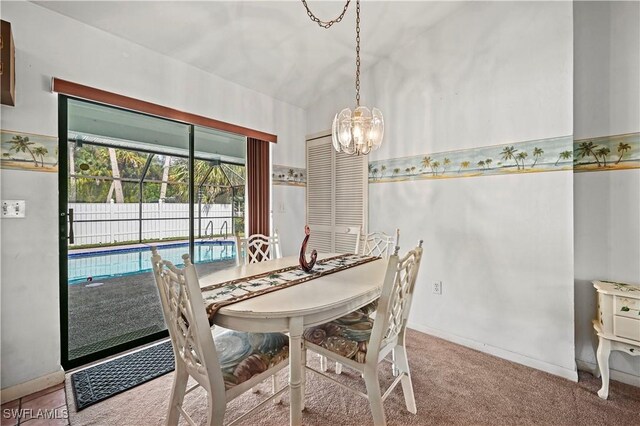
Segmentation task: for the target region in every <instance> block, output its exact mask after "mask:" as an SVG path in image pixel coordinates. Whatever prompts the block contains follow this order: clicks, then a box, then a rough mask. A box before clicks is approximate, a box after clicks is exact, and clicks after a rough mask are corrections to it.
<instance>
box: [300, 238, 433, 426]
mask: <svg viewBox="0 0 640 426" xmlns="http://www.w3.org/2000/svg"><path fill="white" fill-rule="evenodd" d="M421 259H422V241H420V244H419V245H418V246H417V247H416V248H415V249H413V250H411V251H410V252H408V253H407V254H406V255H405V256H404V257H402V258H399V257H398V247H396V250H395V253H394V254H393V255H391V256H390V257H389V261H388V266H387V270H386V273H385V277H384V283H383V285H382V293H381V295H380V299H379V300H380V301H379V304H378V309H377V312H376V317H375V319H372V318H370V317H369V316H367V315H365V314H363V313H361V312H358V311H355V312H352V313H350V314H348V315H346V316H343V317H341V318H338V319H337V320H335V321H331V322H329V323H326V324H322V325H320V326H316V327H311V328H308V329H307V330H305V332H304V337H305V347H306V348H307V349H308V350H310V351H313V352H315V353H318V354H321V355H323V356H326V357H327V358H329V359H331V360H333V361H336V362H339V363H341V364H344V365H347V366H349V367H350V368H353V369H354V370H357V371H359V372H360V373H361V374H362V376H363V377H364V381H365V385H366V389H367V393H366V394H364V393H362V392H358V391H356V390H353V389H351V388H350V387H348V386H346V385H344V384H343V383H341V382H339V381H337V380H335V379H334V378H332V377H330V376H328V375H327V374H325V373H323V372H321V371H318V370H315V369H313V368H311V367H308V366H307V367H306V368H307V369H308V370H310V371H312V372H314V373H316V374H319V375H320V376H322V377H324V378H326V379H328V380H331V381H333V382H335V383H337V384H338V385H340V386H342V387H344V388H346V389H348V390H350V391H353V392H354V393H356V394H357V395H360V396H364V397H366V398H368V399H369V404H370V406H371V413H372V415H373V422H374V424H375V425H376V426H380V425H385V424H386V419H385V414H384V407H383V402H384V400H385V399H386V398H387V397H388V396H389V395H390V393H391V392H392V391H393V389H394V388H395V387H396V386H397V385H398V383H401V384H402V392H403V393H404V400H405V404H406V407H407V410H408V411H409V412H411V413H413V414H415V413H416V403H415V398H414V395H413V385H412V383H411V373H410V371H409V362H408V359H407V350H406V347H405V339H406V336H405V332H406V328H407V320H408V318H409V311H410V309H411V300H412V298H413V290H414V287H415V283H416V277H417V274H418V270H419V268H420V261H421ZM391 351H395V353H396V361H395V362H396V365H397V368H398V370H399V374H398V376H397V378H396V379H395V380H394V381H393V383H392V384H391V386H389V388H388V389H387V390H386V391H385V392H384V394H382V393H381V391H380V384H379V382H378V366H379V364H380V363H381V362H383V361H388V360H387V359H386V356H387V355H388V354H389V353H390V352H391Z"/></svg>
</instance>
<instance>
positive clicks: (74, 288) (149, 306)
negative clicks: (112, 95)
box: [59, 95, 246, 368]
mask: <svg viewBox="0 0 640 426" xmlns="http://www.w3.org/2000/svg"><path fill="white" fill-rule="evenodd" d="M59 107H60V147H59V156H60V160H61V161H60V166H61V167H60V186H59V188H60V237H61V238H60V289H61V291H60V295H61V335H62V361H63V367H65V368H71V367H74V366H78V365H82V364H85V363H87V362H90V361H92V360H96V359H100V358H103V357H105V356H108V355H111V354H114V353H118V352H120V351H123V350H126V349H129V348H132V347H135V346H138V345H140V344H143V343H145V342H150V341H154V340H157V339H159V338H162V337H165V336H166V335H167V332H166V329H165V325H164V320H163V317H162V310H161V307H160V301H159V298H158V294H157V290H156V287H155V282H154V279H153V274H152V273H151V263H150V257H151V255H150V247H151V246H155V247H157V248H158V250H159V252H160V255H161V256H162V257H163V259H167V260H170V261H172V262H173V263H174V264H176V265H181V264H182V255H183V254H185V253H189V254H190V255H191V258H192V260H193V262H194V263H195V264H196V267H197V269H198V272H199V274H200V275H203V274H206V273H210V272H213V271H216V270H219V269H222V268H225V267H228V266H230V265H233V264H234V262H235V250H234V245H233V239H234V235H236V234H242V233H243V232H244V206H245V193H246V191H245V160H244V158H245V152H246V141H245V138H244V137H241V136H237V135H233V134H229V133H223V132H220V131H217V130H213V129H206V128H199V127H197V126H193V125H190V124H185V123H179V122H175V121H170V120H165V119H161V118H157V117H152V116H148V115H144V114H139V113H135V112H131V111H126V110H122V109H118V108H113V107H109V106H105V105H101V104H96V103H92V102H87V101H81V100H77V99H73V98H68V97H65V96H62V95H61V96H60V97H59Z"/></svg>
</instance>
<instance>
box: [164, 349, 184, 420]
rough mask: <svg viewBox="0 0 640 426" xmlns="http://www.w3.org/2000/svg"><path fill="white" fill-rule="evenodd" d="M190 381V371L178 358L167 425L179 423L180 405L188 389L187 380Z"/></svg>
mask: <svg viewBox="0 0 640 426" xmlns="http://www.w3.org/2000/svg"><path fill="white" fill-rule="evenodd" d="M188 381H189V373H188V372H187V369H186V368H185V366H184V365H183V364H182V362H181V361H179V360H177V359H176V368H175V373H174V376H173V388H172V389H171V400H170V403H169V413H168V414H167V421H166V424H167V426H173V425H177V424H178V420H179V419H180V410H178V407H180V406H181V405H182V402H183V401H184V395H185V392H186V390H187V382H188Z"/></svg>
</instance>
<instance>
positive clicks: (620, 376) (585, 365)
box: [576, 359, 640, 387]
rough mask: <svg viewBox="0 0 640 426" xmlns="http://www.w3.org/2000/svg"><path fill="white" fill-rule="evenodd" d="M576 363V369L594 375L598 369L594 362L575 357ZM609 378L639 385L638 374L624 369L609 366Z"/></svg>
mask: <svg viewBox="0 0 640 426" xmlns="http://www.w3.org/2000/svg"><path fill="white" fill-rule="evenodd" d="M576 364H577V365H578V370H580V371H586V372H587V373H591V374H592V375H594V376H595V375H596V372H597V370H598V365H597V364H596V363H594V362H589V361H583V360H581V359H576ZM609 378H610V379H611V380H615V381H616V382H621V383H625V384H627V385H631V386H638V387H640V376H636V375H633V374H629V373H625V372H624V371H619V370H614V369H612V368H610V369H609Z"/></svg>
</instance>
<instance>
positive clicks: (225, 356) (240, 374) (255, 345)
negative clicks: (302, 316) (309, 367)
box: [214, 330, 289, 389]
mask: <svg viewBox="0 0 640 426" xmlns="http://www.w3.org/2000/svg"><path fill="white" fill-rule="evenodd" d="M214 341H215V345H216V352H217V353H218V360H219V361H220V368H221V369H222V375H223V376H224V385H225V388H226V389H229V388H232V387H234V386H237V385H239V384H240V383H243V382H246V381H247V380H249V379H250V378H251V377H253V376H255V375H257V374H260V373H262V372H263V371H266V370H267V369H269V368H271V367H273V366H274V365H277V364H279V363H280V362H281V361H283V360H285V359H287V358H289V338H288V337H287V336H286V335H284V334H282V333H245V332H240V331H233V330H228V331H225V332H223V333H222V334H219V335H217V336H215V337H214Z"/></svg>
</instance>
